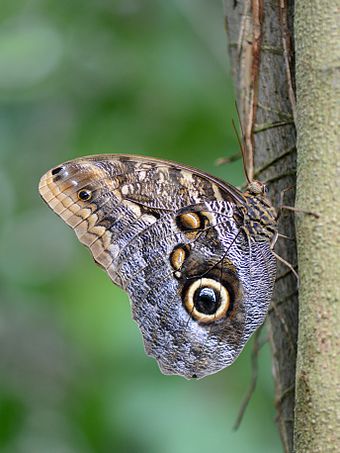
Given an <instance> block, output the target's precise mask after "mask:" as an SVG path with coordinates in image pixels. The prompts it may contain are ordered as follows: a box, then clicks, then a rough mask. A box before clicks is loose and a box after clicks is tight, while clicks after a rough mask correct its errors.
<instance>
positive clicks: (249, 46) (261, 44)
mask: <svg viewBox="0 0 340 453" xmlns="http://www.w3.org/2000/svg"><path fill="white" fill-rule="evenodd" d="M224 4H225V23H226V29H227V34H228V44H229V51H230V52H229V53H230V59H231V66H232V68H233V77H234V82H235V88H236V96H237V100H238V107H239V111H240V117H241V123H242V129H243V134H244V139H245V144H246V151H247V167H248V169H254V171H253V172H252V173H253V174H251V175H250V176H251V177H252V176H253V177H254V178H256V179H259V180H261V181H264V182H267V183H268V188H269V190H270V195H271V197H272V200H273V202H274V205H276V206H278V205H279V204H280V200H279V199H280V193H281V191H282V190H283V189H287V188H289V187H292V186H293V187H292V188H291V190H289V191H287V192H286V194H285V199H284V204H286V205H293V204H294V185H295V171H296V134H295V126H294V116H295V93H294V91H295V77H294V61H293V60H294V55H293V19H292V18H293V8H294V4H293V0H275V1H270V2H269V1H264V0H224ZM279 232H280V233H283V234H286V235H287V236H289V237H294V234H295V229H294V216H293V215H292V214H287V213H286V214H284V215H282V216H281V218H280V223H279ZM275 251H276V253H277V254H278V255H280V256H281V257H283V258H284V259H285V260H287V261H288V262H289V263H291V264H292V265H293V266H294V267H295V266H296V263H297V257H296V247H295V242H294V241H289V240H283V239H280V240H279V241H278V243H277V244H276V247H275ZM254 303H256V301H254ZM268 325H269V331H270V342H271V347H272V352H273V370H274V379H275V387H276V407H277V423H278V427H279V431H280V435H281V439H282V444H283V447H284V451H285V452H292V451H293V424H294V397H295V366H296V344H297V325H298V300H297V281H296V278H295V277H294V275H292V272H291V271H290V269H289V268H288V267H287V266H285V265H284V264H283V263H282V262H279V261H278V272H277V283H276V285H275V290H274V295H273V301H272V305H271V308H270V310H269V316H268Z"/></svg>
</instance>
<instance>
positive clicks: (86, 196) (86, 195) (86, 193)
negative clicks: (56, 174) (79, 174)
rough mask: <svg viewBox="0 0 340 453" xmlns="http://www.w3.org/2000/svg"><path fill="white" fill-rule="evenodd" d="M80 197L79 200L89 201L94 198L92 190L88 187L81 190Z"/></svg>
mask: <svg viewBox="0 0 340 453" xmlns="http://www.w3.org/2000/svg"><path fill="white" fill-rule="evenodd" d="M78 198H79V200H82V201H89V200H91V198H92V192H91V190H87V189H82V190H79V192H78Z"/></svg>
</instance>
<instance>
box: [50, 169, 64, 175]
mask: <svg viewBox="0 0 340 453" xmlns="http://www.w3.org/2000/svg"><path fill="white" fill-rule="evenodd" d="M62 169H63V167H56V168H53V170H52V171H51V173H52V175H53V176H55V175H57V174H58V173H60V172H61V170H62Z"/></svg>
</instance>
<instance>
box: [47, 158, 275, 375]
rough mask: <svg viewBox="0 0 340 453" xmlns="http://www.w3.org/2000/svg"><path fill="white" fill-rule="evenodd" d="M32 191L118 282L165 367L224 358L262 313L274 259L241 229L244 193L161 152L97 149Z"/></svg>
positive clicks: (207, 367) (204, 367) (174, 369)
mask: <svg viewBox="0 0 340 453" xmlns="http://www.w3.org/2000/svg"><path fill="white" fill-rule="evenodd" d="M39 191H40V194H41V196H42V198H43V199H44V200H45V201H46V202H47V204H48V205H49V206H50V207H51V208H52V209H53V210H54V211H55V212H56V213H57V214H58V215H59V216H60V217H61V218H62V219H63V220H64V221H65V222H66V223H67V224H68V225H69V226H71V227H72V228H73V229H74V231H75V232H76V234H77V236H78V239H79V240H80V241H81V242H82V243H83V244H85V245H86V246H87V247H88V248H89V249H90V250H91V252H92V255H93V257H94V259H95V261H96V262H97V263H98V264H99V265H100V266H102V267H103V268H104V269H105V270H106V271H107V272H108V274H109V276H110V278H111V279H112V280H113V282H114V283H116V284H117V285H119V286H120V287H121V288H123V289H124V290H125V291H127V293H128V295H129V297H130V299H131V302H132V313H133V318H134V319H135V320H136V322H137V323H138V325H139V328H140V330H141V332H142V335H143V340H144V346H145V350H146V352H147V354H149V355H151V356H153V357H155V358H156V360H157V362H158V364H159V366H160V368H161V370H162V372H164V373H165V374H178V375H182V376H185V377H186V378H191V377H197V378H200V377H203V376H205V375H207V374H211V373H214V372H216V371H218V370H220V369H222V368H224V367H226V366H228V365H230V364H231V363H232V362H233V361H234V360H235V358H236V357H237V356H238V354H239V353H240V351H241V350H242V348H243V346H244V345H245V343H246V341H247V339H248V338H249V336H250V335H251V334H252V333H253V331H254V330H255V329H256V328H257V327H258V326H259V325H260V324H261V323H262V322H263V319H264V317H265V314H266V311H267V308H268V305H269V302H270V298H271V293H272V289H273V284H274V277H275V259H274V257H273V255H272V253H271V250H270V246H269V243H268V242H267V241H253V240H252V238H251V237H249V234H247V233H246V231H245V230H244V228H242V226H243V222H244V212H245V211H244V210H245V209H246V201H245V198H244V197H243V195H242V193H241V192H239V191H238V190H237V189H235V188H233V187H232V186H230V185H227V184H224V183H222V182H221V181H220V180H218V179H216V178H213V177H211V176H209V175H207V174H204V173H202V172H200V171H199V170H194V169H192V168H190V167H186V166H182V165H179V164H175V163H172V162H168V161H162V160H157V159H149V158H144V157H139V156H128V155H127V156H125V155H98V156H91V157H85V158H80V159H75V160H73V161H69V162H66V163H64V164H62V165H60V166H59V167H56V168H54V169H52V170H50V171H49V172H47V173H46V174H45V175H44V176H43V177H42V178H41V181H40V185H39Z"/></svg>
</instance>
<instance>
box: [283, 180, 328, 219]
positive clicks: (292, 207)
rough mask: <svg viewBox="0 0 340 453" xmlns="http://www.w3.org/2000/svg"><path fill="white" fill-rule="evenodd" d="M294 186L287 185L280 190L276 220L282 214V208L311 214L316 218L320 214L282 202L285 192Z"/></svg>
mask: <svg viewBox="0 0 340 453" xmlns="http://www.w3.org/2000/svg"><path fill="white" fill-rule="evenodd" d="M294 187H295V185H292V186H288V187H286V188H285V189H283V190H281V192H280V203H279V206H278V209H277V216H276V220H279V218H280V216H281V214H282V211H283V210H284V209H286V210H287V211H293V212H296V213H301V214H305V215H311V216H313V217H315V218H316V219H318V218H319V217H320V216H319V214H317V213H316V212H312V211H306V210H304V209H300V208H296V207H294V206H287V205H285V204H283V198H284V196H285V193H286V192H288V191H289V190H291V189H294Z"/></svg>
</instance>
